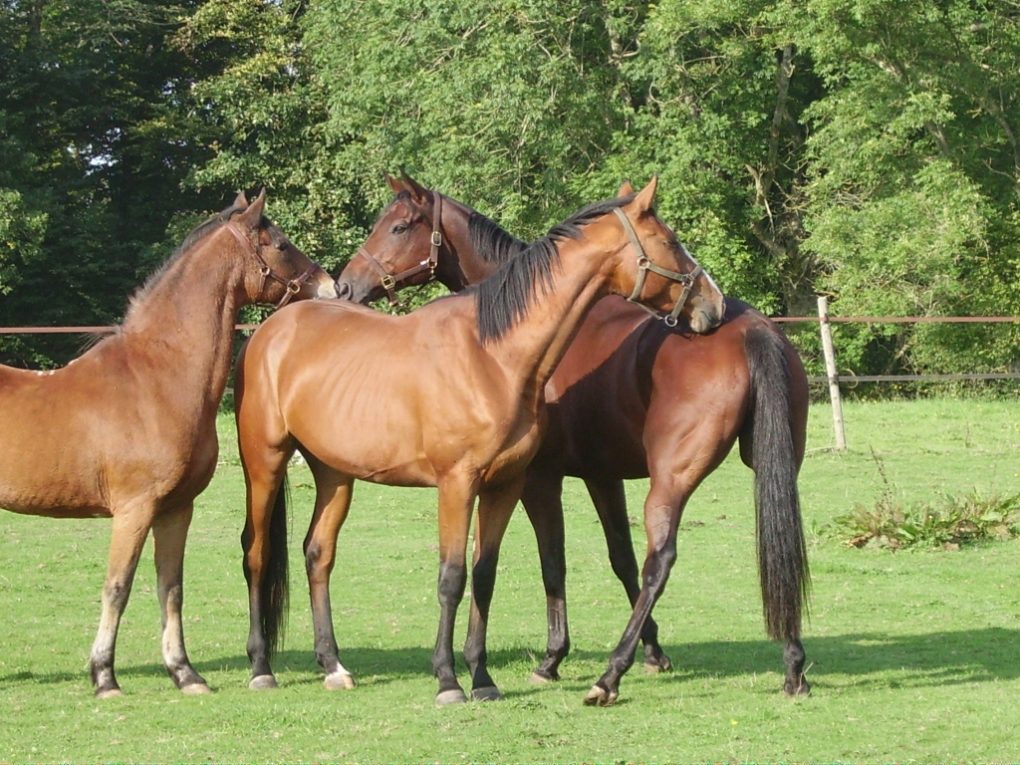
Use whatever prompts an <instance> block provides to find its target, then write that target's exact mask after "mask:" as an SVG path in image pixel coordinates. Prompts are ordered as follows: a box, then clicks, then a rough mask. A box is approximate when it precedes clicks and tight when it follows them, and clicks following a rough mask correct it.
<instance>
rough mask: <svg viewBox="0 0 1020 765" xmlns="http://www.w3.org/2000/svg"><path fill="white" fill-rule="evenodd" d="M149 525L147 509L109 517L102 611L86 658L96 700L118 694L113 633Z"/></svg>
mask: <svg viewBox="0 0 1020 765" xmlns="http://www.w3.org/2000/svg"><path fill="white" fill-rule="evenodd" d="M151 525H152V508H151V506H149V505H144V506H132V507H129V508H126V509H123V510H120V511H118V512H115V513H114V516H113V528H112V531H111V534H110V554H109V559H108V562H107V568H106V581H105V582H104V583H103V598H102V600H103V609H102V614H101V616H100V617H99V630H98V632H97V633H96V640H95V642H94V643H93V644H92V651H91V653H90V655H89V670H90V673H91V675H92V684H93V685H94V686H95V689H96V696H98V697H99V698H106V697H108V696H117V695H119V694H120V686H119V685H118V684H117V679H116V677H115V676H114V672H113V663H114V654H115V651H116V645H117V630H118V628H119V627H120V619H121V616H122V615H123V613H124V607H125V606H126V605H127V600H128V596H129V595H130V594H131V584H132V582H133V581H134V576H135V569H137V567H138V558H139V556H140V555H141V554H142V546H143V545H144V544H145V537H146V536H147V535H148V533H149V528H150V527H151Z"/></svg>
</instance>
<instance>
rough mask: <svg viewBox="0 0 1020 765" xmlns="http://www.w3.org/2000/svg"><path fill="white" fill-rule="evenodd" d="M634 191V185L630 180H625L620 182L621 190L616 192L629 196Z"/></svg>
mask: <svg viewBox="0 0 1020 765" xmlns="http://www.w3.org/2000/svg"><path fill="white" fill-rule="evenodd" d="M633 193H634V187H633V186H632V185H631V183H630V181H624V182H623V183H621V184H620V190H619V191H617V192H616V196H618V197H629V196H630V195H631V194H633Z"/></svg>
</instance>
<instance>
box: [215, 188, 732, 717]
mask: <svg viewBox="0 0 1020 765" xmlns="http://www.w3.org/2000/svg"><path fill="white" fill-rule="evenodd" d="M655 188H656V183H655V181H652V182H651V183H649V184H648V186H646V187H645V189H644V190H642V191H641V192H640V193H638V194H636V195H634V194H631V195H629V196H627V197H625V198H618V199H611V200H606V201H604V202H601V203H598V204H595V205H592V206H590V207H588V208H585V209H584V210H582V211H581V212H579V213H577V214H576V215H575V216H573V217H571V218H570V219H568V220H567V221H566V222H564V223H562V224H560V225H559V226H557V227H555V228H554V229H553V230H552V231H551V232H550V234H549V236H547V237H546V238H544V239H542V240H539V241H538V242H536V243H534V244H533V245H532V246H531V247H529V248H528V249H527V250H526V251H525V252H523V253H522V254H521V255H520V256H519V257H517V258H515V259H513V260H512V261H511V262H509V263H507V264H506V265H505V266H504V267H503V268H502V269H500V270H499V271H498V272H496V273H495V274H494V275H493V277H492V278H491V279H488V280H486V281H484V282H482V283H481V284H480V285H479V286H478V287H477V288H475V289H474V290H473V291H471V292H470V293H469V294H463V295H454V296H451V297H446V298H442V299H440V300H437V301H434V302H432V303H430V304H428V305H426V306H424V307H423V308H421V309H420V310H418V311H415V312H414V313H411V314H409V315H407V316H400V317H394V316H386V315H383V314H379V313H376V312H375V311H371V310H369V309H367V308H364V307H362V306H358V305H354V304H351V303H346V302H339V303H338V302H331V303H329V304H324V303H306V304H302V305H299V306H294V307H293V308H291V309H289V310H287V311H280V312H278V313H277V314H275V315H274V316H272V317H270V318H269V319H268V320H267V321H266V322H265V323H264V324H262V326H261V327H259V328H258V329H257V330H256V331H255V333H254V334H253V335H252V338H251V340H250V342H249V343H248V346H247V348H246V349H245V351H244V353H243V357H242V359H241V361H240V362H239V364H238V375H237V381H236V387H235V399H236V406H237V428H238V440H239V443H240V452H241V461H242V464H243V466H244V470H245V478H246V481H247V484H248V508H247V509H248V523H247V525H246V527H245V533H244V537H243V540H244V553H245V557H244V560H245V574H246V576H247V579H248V586H249V597H250V602H249V607H250V609H251V632H250V635H249V640H248V654H249V657H250V658H251V661H252V680H251V683H250V684H251V686H252V687H255V688H259V687H271V686H273V685H275V680H274V679H273V676H272V671H271V669H270V666H269V655H270V654H271V652H272V649H273V648H274V644H275V641H276V639H277V637H278V628H279V626H280V619H281V616H282V608H283V603H284V595H285V590H284V587H285V582H286V577H285V564H284V563H283V561H282V559H281V556H282V553H283V552H284V550H285V548H284V534H285V531H286V525H285V523H286V521H285V513H286V510H285V505H284V502H285V493H284V492H283V491H281V484H282V482H283V479H284V477H285V474H286V470H287V460H288V459H289V458H290V456H291V454H292V453H293V451H294V450H295V449H298V450H300V451H301V453H302V454H303V455H304V456H305V458H306V459H307V461H308V464H309V466H310V468H311V471H312V475H313V477H314V480H315V486H316V500H315V510H314V513H313V515H312V520H311V525H310V527H309V530H308V534H307V536H306V537H305V541H304V551H305V566H306V570H307V574H308V581H309V588H310V594H311V602H312V613H313V620H314V625H315V652H316V657H317V659H318V661H319V663H320V665H321V666H322V667H323V669H324V670H325V672H326V685H327V687H350V686H352V685H353V679H352V678H351V676H350V674H349V673H348V671H347V670H346V669H345V668H344V667H343V666H342V665H341V664H340V662H339V657H338V649H337V644H336V639H335V637H334V631H333V624H332V618H331V615H330V601H329V590H328V584H329V576H330V572H331V569H332V567H333V562H334V558H335V553H336V538H337V533H338V531H339V529H340V526H341V524H342V523H343V522H344V519H345V518H346V516H347V511H348V509H349V506H350V500H351V491H352V485H353V482H354V479H355V478H360V479H363V480H368V481H374V482H376V483H384V484H390V485H401V486H436V487H438V489H439V510H438V516H439V556H440V570H439V582H438V592H439V603H440V618H439V628H438V633H437V638H436V647H435V651H434V653H433V659H432V663H433V669H434V671H435V674H436V676H437V678H438V680H439V692H438V694H437V696H436V701H437V703H440V704H444V703H452V702H460V701H464V700H465V698H466V697H465V695H464V692H463V690H462V689H461V686H460V684H459V683H458V681H457V677H456V674H455V670H454V660H453V627H454V619H455V616H456V610H457V607H458V605H459V603H460V600H461V598H462V596H463V593H464V587H465V581H466V566H465V556H466V546H467V537H468V530H469V526H470V521H471V515H472V509H473V507H474V504H475V499H476V497H477V498H478V522H477V529H476V540H477V542H476V544H477V549H478V550H479V551H480V555H481V557H482V558H483V559H485V560H487V561H495V558H496V555H497V553H498V549H499V542H500V540H501V538H502V535H503V532H504V530H505V528H506V524H507V522H508V521H509V517H510V513H511V511H512V510H513V508H514V506H515V505H516V504H517V500H518V498H519V497H520V492H521V487H522V485H523V478H524V469H525V467H526V466H527V464H528V462H529V461H530V460H531V458H532V456H533V455H534V453H535V450H536V449H537V448H538V444H539V436H540V433H541V430H542V418H543V412H544V409H545V408H544V406H543V403H542V399H543V395H542V391H543V388H544V386H545V383H546V381H547V380H548V378H549V375H550V374H552V370H553V369H554V368H555V366H556V364H557V362H558V361H559V360H560V357H561V356H562V355H563V352H564V351H565V350H566V347H567V345H568V344H569V342H570V339H571V337H572V336H573V334H574V331H575V329H576V328H577V326H578V325H579V323H580V321H581V319H582V318H583V317H584V315H585V314H586V313H587V311H588V309H589V308H590V307H591V306H592V305H593V304H594V303H595V301H596V300H597V299H598V298H599V297H601V296H603V295H605V294H606V293H608V292H615V293H621V294H629V293H632V292H633V291H634V287H635V284H636V283H637V279H638V276H637V275H638V273H639V272H640V273H647V271H649V270H651V271H652V274H653V275H649V276H648V278H647V279H643V280H642V281H643V284H641V287H642V289H641V294H640V299H641V300H642V301H643V302H644V303H647V304H648V305H649V306H650V307H652V308H654V309H657V310H669V309H671V308H672V309H673V310H674V311H683V313H684V315H685V316H687V318H688V321H689V322H690V323H691V325H692V326H694V327H696V328H697V329H698V330H699V331H707V330H709V329H711V328H712V327H714V326H715V325H716V324H717V323H718V322H719V319H720V317H721V309H722V295H721V293H720V292H719V291H718V290H717V289H716V288H715V286H714V285H713V284H712V282H711V280H710V279H709V278H708V277H707V275H705V274H703V273H701V274H698V273H697V271H698V270H699V269H698V267H697V264H695V263H694V262H693V261H692V260H691V259H690V258H689V257H688V256H687V255H686V254H685V252H684V251H683V249H682V248H680V247H679V246H678V245H677V243H676V239H675V238H674V237H673V234H672V232H670V231H669V229H668V228H666V227H665V226H664V225H663V224H662V223H661V222H660V221H659V219H658V218H657V217H656V216H655V213H654V211H653V209H652V202H653V199H654V195H655ZM677 269H678V270H677ZM681 297H683V298H684V300H683V302H682V304H681V305H679V306H678V305H677V302H678V300H679V299H680V298H681ZM476 571H478V569H477V567H476ZM488 609H489V602H488V600H487V599H486V598H484V597H480V596H479V595H478V592H477V590H476V594H475V597H474V598H473V600H472V613H471V624H472V634H473V635H475V636H476V638H477V639H475V640H472V641H471V642H470V643H469V645H468V646H467V647H466V648H465V652H464V653H465V658H466V660H467V663H468V666H469V669H470V672H471V687H472V695H473V696H474V697H475V698H477V699H489V698H498V697H499V691H498V690H497V689H496V686H495V683H494V682H493V680H492V678H491V677H490V676H489V673H488V670H487V668H486V655H485V642H484V622H485V620H486V618H487V615H488ZM476 627H477V629H476Z"/></svg>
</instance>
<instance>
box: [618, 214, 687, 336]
mask: <svg viewBox="0 0 1020 765" xmlns="http://www.w3.org/2000/svg"><path fill="white" fill-rule="evenodd" d="M613 212H614V213H616V217H617V218H619V219H620V222H621V223H622V224H623V230H624V231H626V232H627V238H628V239H629V240H630V243H631V244H632V245H633V246H634V249H635V250H637V253H638V257H637V269H638V272H637V279H635V281H634V289H633V290H632V291H631V293H630V296H629V297H628V298H627V300H628V301H630V302H631V303H637V304H638V305H641V303H638V300H639V299H640V298H641V291H642V290H643V289H644V287H645V279H646V278H647V277H648V272H649V271H651V272H652V273H654V274H658V275H659V276H663V277H665V278H667V279H669V280H671V281H674V282H678V283H680V284H682V285H683V286H684V289H683V292H681V293H680V297H679V298H677V301H676V305H674V306H673V310H672V311H670V312H669V313H668V314H659V313H658V312H656V311H653V310H652V309H651V308H648V306H644V307H645V308H648V310H649V311H651V313H653V314H655V315H656V316H658V317H659V318H660V319H662V321H663V322H664V323H665V324H666V326H667V327H675V326H676V325H677V319H678V318H679V316H680V312H681V311H682V310H683V309H684V305H685V304H686V303H687V298H688V297H690V294H691V289H692V288H693V287H694V280H695V279H697V278H698V276H700V275H701V273H702V272H703V271H704V269H703V268H702V267H701V266H700V265H698V264H695V266H694V269H693V270H692V271H690V272H688V273H686V274H682V273H680V272H679V271H670V270H669V269H668V268H663V267H662V266H657V265H655V263H653V262H652V261H651V259H650V258H649V257H648V256H647V255H645V248H644V247H642V246H641V240H640V239H638V235H637V232H636V231H635V230H634V226H633V225H632V224H631V222H630V219H629V218H628V217H627V216H626V214H625V213H624V212H623V210H621V209H620V208H619V207H614V208H613Z"/></svg>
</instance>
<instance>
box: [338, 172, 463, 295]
mask: <svg viewBox="0 0 1020 765" xmlns="http://www.w3.org/2000/svg"><path fill="white" fill-rule="evenodd" d="M432 199H433V203H432V204H433V215H432V240H431V243H430V245H429V256H428V257H427V258H425V260H423V261H421V262H420V263H416V264H415V265H413V266H411V267H410V268H406V269H404V270H403V271H401V272H399V273H396V274H391V273H390V272H389V271H387V270H386V267H385V266H383V264H382V263H380V262H379V260H378V259H377V258H376V257H375V256H374V255H372V253H370V252H369V251H368V250H366V249H365V248H364V247H359V248H358V255H360V256H361V257H363V258H364V259H365V260H367V261H368V264H369V265H370V266H372V268H373V269H375V271H376V273H378V274H379V284H380V285H381V286H382V288H383V289H384V290H386V296H387V297H388V298H389V300H390V305H400V299H399V298H398V297H397V287H398V286H400V284H401V283H403V282H405V281H407V280H408V279H410V278H411V277H412V276H417V275H418V274H421V273H425V272H426V271H427V272H428V274H429V277H428V278H429V279H431V278H432V277H434V276H435V275H436V265H437V264H438V263H439V251H440V250H441V249H442V247H443V232H442V225H443V195H442V194H440V193H439V192H438V191H433V192H432ZM426 281H428V279H426Z"/></svg>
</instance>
